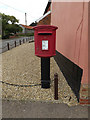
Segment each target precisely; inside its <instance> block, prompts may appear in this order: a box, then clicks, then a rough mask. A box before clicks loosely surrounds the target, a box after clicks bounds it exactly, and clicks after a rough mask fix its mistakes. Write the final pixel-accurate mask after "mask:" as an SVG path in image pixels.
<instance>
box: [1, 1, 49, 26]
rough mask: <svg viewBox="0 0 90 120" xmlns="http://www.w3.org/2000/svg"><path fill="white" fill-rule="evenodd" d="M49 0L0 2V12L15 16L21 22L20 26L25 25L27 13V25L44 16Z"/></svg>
mask: <svg viewBox="0 0 90 120" xmlns="http://www.w3.org/2000/svg"><path fill="white" fill-rule="evenodd" d="M47 3H48V0H0V12H1V13H5V14H6V15H13V16H15V17H16V18H17V19H18V20H19V24H25V13H27V25H30V24H31V23H32V22H34V21H36V20H37V19H39V18H40V17H41V16H43V13H44V11H45V8H46V6H47Z"/></svg>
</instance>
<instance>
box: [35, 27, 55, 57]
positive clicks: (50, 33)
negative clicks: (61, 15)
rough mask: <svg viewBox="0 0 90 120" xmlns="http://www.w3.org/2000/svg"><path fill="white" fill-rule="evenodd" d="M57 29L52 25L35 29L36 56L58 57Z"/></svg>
mask: <svg viewBox="0 0 90 120" xmlns="http://www.w3.org/2000/svg"><path fill="white" fill-rule="evenodd" d="M56 29H57V27H55V26H51V25H41V26H36V27H34V30H35V31H34V39H35V55H36V56H39V57H51V56H54V55H56V53H55V52H56V51H55V50H56V47H55V46H56Z"/></svg>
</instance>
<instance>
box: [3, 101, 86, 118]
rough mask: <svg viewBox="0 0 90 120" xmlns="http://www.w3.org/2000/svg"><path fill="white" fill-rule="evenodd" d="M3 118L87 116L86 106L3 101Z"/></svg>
mask: <svg viewBox="0 0 90 120" xmlns="http://www.w3.org/2000/svg"><path fill="white" fill-rule="evenodd" d="M2 116H3V118H88V107H87V106H81V105H78V106H73V107H69V106H67V105H66V104H57V103H43V102H29V101H27V102H23V101H5V100H4V101H3V102H2Z"/></svg>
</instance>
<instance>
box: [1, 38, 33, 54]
mask: <svg viewBox="0 0 90 120" xmlns="http://www.w3.org/2000/svg"><path fill="white" fill-rule="evenodd" d="M28 41H29V42H33V41H34V36H30V37H27V38H23V39H20V40H13V41H9V42H6V43H3V42H2V48H0V53H3V52H6V51H7V50H10V49H12V48H14V47H17V46H19V45H21V44H23V43H25V42H28Z"/></svg>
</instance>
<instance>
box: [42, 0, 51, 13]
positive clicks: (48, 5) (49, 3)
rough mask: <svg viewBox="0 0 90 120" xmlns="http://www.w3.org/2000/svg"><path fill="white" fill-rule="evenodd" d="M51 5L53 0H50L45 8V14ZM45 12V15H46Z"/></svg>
mask: <svg viewBox="0 0 90 120" xmlns="http://www.w3.org/2000/svg"><path fill="white" fill-rule="evenodd" d="M50 5H51V0H49V1H48V4H47V6H46V9H45V11H44V14H46V13H47V10H48V8H49V7H50ZM44 14H43V15H44Z"/></svg>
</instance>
